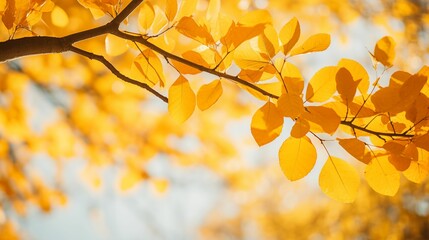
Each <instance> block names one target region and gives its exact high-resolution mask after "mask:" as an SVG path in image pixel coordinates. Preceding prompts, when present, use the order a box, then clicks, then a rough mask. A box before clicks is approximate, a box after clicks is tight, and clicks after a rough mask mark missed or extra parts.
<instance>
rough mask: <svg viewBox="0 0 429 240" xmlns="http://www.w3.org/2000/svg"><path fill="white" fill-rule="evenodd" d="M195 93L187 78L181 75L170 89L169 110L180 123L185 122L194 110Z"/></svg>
mask: <svg viewBox="0 0 429 240" xmlns="http://www.w3.org/2000/svg"><path fill="white" fill-rule="evenodd" d="M195 102H196V100H195V93H194V91H192V88H191V86H190V85H189V82H188V80H187V79H186V78H184V77H183V76H182V75H180V76H179V77H178V78H177V80H176V81H175V82H174V83H173V85H172V86H171V87H170V89H169V90H168V112H169V113H170V115H171V117H172V118H173V119H175V120H176V121H177V122H179V123H183V122H185V121H186V120H187V119H188V118H189V117H190V116H191V115H192V113H193V112H194V109H195Z"/></svg>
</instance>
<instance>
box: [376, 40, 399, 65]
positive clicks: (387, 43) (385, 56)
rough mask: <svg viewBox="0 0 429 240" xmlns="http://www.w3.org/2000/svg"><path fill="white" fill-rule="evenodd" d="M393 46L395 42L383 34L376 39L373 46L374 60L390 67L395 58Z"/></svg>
mask: <svg viewBox="0 0 429 240" xmlns="http://www.w3.org/2000/svg"><path fill="white" fill-rule="evenodd" d="M395 46H396V43H395V41H394V40H393V38H392V37H389V36H385V37H382V38H381V39H380V40H378V41H377V44H376V45H375V48H374V57H375V60H377V61H378V62H380V63H381V64H383V65H384V66H386V67H391V66H392V65H393V61H394V60H395Z"/></svg>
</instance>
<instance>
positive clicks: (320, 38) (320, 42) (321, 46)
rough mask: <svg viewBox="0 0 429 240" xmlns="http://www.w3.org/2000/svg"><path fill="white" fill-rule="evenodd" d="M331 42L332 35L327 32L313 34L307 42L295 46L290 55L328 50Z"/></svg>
mask: <svg viewBox="0 0 429 240" xmlns="http://www.w3.org/2000/svg"><path fill="white" fill-rule="evenodd" d="M330 44H331V36H330V35H329V34H326V33H318V34H315V35H313V36H310V37H309V38H308V39H307V40H305V42H304V43H303V44H302V45H301V46H299V47H296V48H294V49H293V50H292V51H291V52H290V56H295V55H298V54H305V53H310V52H320V51H324V50H326V49H327V48H328V47H329V45H330Z"/></svg>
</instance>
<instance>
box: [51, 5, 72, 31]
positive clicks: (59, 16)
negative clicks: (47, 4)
mask: <svg viewBox="0 0 429 240" xmlns="http://www.w3.org/2000/svg"><path fill="white" fill-rule="evenodd" d="M51 21H52V24H54V25H55V26H57V27H66V26H67V25H68V24H69V16H68V15H67V13H66V11H64V9H62V8H61V7H59V6H55V7H54V9H53V10H52V12H51Z"/></svg>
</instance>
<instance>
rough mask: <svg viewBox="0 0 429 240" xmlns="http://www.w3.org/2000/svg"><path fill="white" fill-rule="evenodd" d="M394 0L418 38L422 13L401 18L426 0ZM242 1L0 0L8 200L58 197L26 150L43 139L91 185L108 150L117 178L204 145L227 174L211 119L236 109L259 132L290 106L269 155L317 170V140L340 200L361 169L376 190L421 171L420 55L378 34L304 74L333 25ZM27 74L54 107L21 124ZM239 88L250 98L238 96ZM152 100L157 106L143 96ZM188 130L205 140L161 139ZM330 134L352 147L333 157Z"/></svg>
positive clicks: (229, 150)
mask: <svg viewBox="0 0 429 240" xmlns="http://www.w3.org/2000/svg"><path fill="white" fill-rule="evenodd" d="M256 2H257V1H256ZM279 2H282V4H284V5H282V4H280V3H279ZM292 2H293V1H292ZM316 2H318V3H319V4H325V5H326V6H328V7H329V8H330V9H336V11H334V12H335V13H336V14H337V16H336V17H337V18H338V19H340V20H341V21H344V22H347V21H351V20H352V18H353V16H355V15H359V14H363V13H366V14H368V15H370V16H371V17H374V15H376V13H371V11H369V10H370V8H365V9H362V6H351V7H350V5H347V6H344V8H342V4H344V3H342V2H343V1H316ZM327 2H330V3H327ZM332 2H335V4H333V3H332ZM382 2H384V1H382ZM399 2H401V4H402V5H399V3H398V4H397V5H395V6H394V7H393V8H392V9H394V10H392V12H389V13H388V14H390V15H389V16H393V17H395V18H398V19H400V20H401V21H403V22H404V23H405V26H406V29H407V31H408V32H407V34H408V35H406V36H411V37H410V38H409V39H414V40H415V41H414V42H417V41H424V39H423V38H419V37H418V36H419V32H421V31H424V30H425V29H423V26H422V25H424V24H422V25H419V22H417V23H416V21H412V19H413V18H417V19H418V20H419V21H421V22H425V21H427V20H428V13H427V12H428V11H427V8H425V6H424V1H423V2H422V3H419V4H418V3H411V2H408V1H399ZM234 4H235V7H234ZM272 4H273V6H278V8H277V11H282V8H283V7H285V6H286V7H290V8H291V9H296V8H298V6H294V5H293V4H292V3H290V2H289V1H285V2H283V1H278V2H277V1H273V3H272ZM388 4H391V3H390V1H386V3H385V4H384V5H383V6H388ZM237 5H239V4H238V1H228V2H225V1H224V2H221V1H220V0H210V1H202V0H201V1H198V0H182V1H177V0H165V1H143V0H132V1H121V0H78V1H72V0H70V1H52V0H26V1H15V0H0V16H1V22H0V39H1V42H0V62H2V63H1V64H0V79H1V81H0V90H1V93H0V96H1V98H0V106H1V110H0V159H1V162H0V166H1V167H0V171H1V173H0V181H1V184H0V191H1V193H2V194H1V196H2V198H4V201H7V202H9V203H10V205H11V206H12V208H13V209H15V211H17V212H21V213H24V212H25V209H26V205H27V204H33V203H36V205H38V206H40V208H41V209H43V210H49V209H50V208H51V205H52V204H54V203H61V202H65V201H66V200H65V199H66V196H64V194H63V193H62V192H61V191H60V188H57V187H49V186H47V185H46V184H45V183H44V181H43V180H42V179H41V178H40V176H38V175H37V174H35V173H33V172H32V171H31V169H29V167H28V165H29V162H30V159H31V156H32V155H33V154H35V153H36V152H45V153H47V154H49V156H51V157H52V158H53V159H55V160H57V162H58V168H59V169H61V162H62V161H64V160H65V159H67V158H71V157H73V156H84V157H85V158H87V159H88V166H87V168H86V170H85V177H86V178H87V179H88V180H89V182H91V183H92V184H93V185H95V186H96V185H99V184H100V178H99V176H98V174H97V171H98V170H97V168H98V167H100V166H103V165H108V164H119V165H121V166H122V167H123V169H124V172H123V176H122V178H121V180H120V187H121V189H123V190H126V189H128V188H131V187H132V186H134V185H135V184H136V183H138V182H140V181H142V180H148V181H153V182H154V184H155V185H156V186H158V188H159V189H163V188H164V187H165V186H166V184H167V183H166V182H165V180H163V179H157V178H156V177H153V176H150V174H149V173H148V172H147V171H146V168H145V166H146V164H147V162H148V161H150V159H151V158H153V157H154V156H156V155H157V154H166V155H168V156H169V157H170V158H172V159H175V160H177V161H179V162H181V163H183V164H191V163H192V162H193V161H197V160H195V159H199V160H198V161H202V162H204V163H205V164H207V165H208V166H210V167H211V168H213V169H214V171H218V172H220V173H227V172H228V171H227V170H226V167H225V166H224V165H225V164H226V162H227V161H229V160H230V159H233V158H234V156H235V154H236V151H235V149H234V147H233V143H232V140H231V139H225V137H223V136H224V135H223V132H222V131H224V129H219V126H218V125H216V123H218V122H219V121H225V122H226V121H228V118H229V119H233V118H236V117H239V116H249V117H251V124H250V126H249V129H250V131H249V132H250V134H251V135H252V136H253V139H254V142H255V143H256V144H257V145H259V146H264V145H267V144H270V143H271V142H272V141H273V140H275V139H276V138H278V137H279V136H280V134H281V133H282V132H283V131H284V130H283V127H284V125H285V124H286V122H285V121H286V120H287V121H292V122H293V126H292V128H291V131H290V133H288V134H287V135H288V136H289V137H287V138H285V139H283V140H282V141H283V144H282V145H281V147H280V149H278V160H279V168H280V169H281V170H282V172H283V174H284V175H285V177H286V178H287V179H288V180H290V181H296V180H299V179H302V178H304V177H305V176H307V174H308V173H309V172H310V171H311V170H313V167H314V165H315V162H316V158H317V155H318V152H320V151H324V152H326V153H327V154H328V158H327V159H325V163H324V165H323V168H322V169H321V171H320V173H319V186H320V189H321V191H322V192H323V193H325V194H326V195H328V196H329V197H331V198H333V199H335V200H338V201H340V202H345V203H350V202H353V201H354V200H355V198H356V196H357V194H358V192H359V188H360V185H361V182H362V179H361V177H360V175H361V174H363V176H364V177H363V178H364V180H363V181H365V182H366V183H367V184H368V185H369V186H370V187H371V188H372V189H373V190H374V191H375V192H377V193H379V194H382V195H387V196H394V195H395V194H396V193H397V191H398V189H399V186H400V178H401V176H404V177H405V178H406V179H408V180H409V181H411V182H415V183H421V182H423V181H424V180H425V179H426V177H427V175H428V171H429V134H428V129H429V121H428V108H429V84H428V83H427V82H428V77H429V67H428V66H427V65H423V64H422V65H421V66H419V67H418V69H419V70H417V71H416V72H408V71H407V70H406V69H401V68H400V67H401V66H404V65H403V61H400V60H398V58H400V56H401V55H400V54H401V51H399V49H400V48H401V46H399V45H398V44H397V43H396V42H397V41H396V40H395V36H393V35H392V36H387V35H386V36H384V37H382V38H380V39H379V40H378V41H377V42H375V43H374V44H373V46H371V49H369V50H368V58H371V59H372V61H373V66H372V69H367V68H365V67H364V65H363V64H361V63H359V62H358V61H357V60H354V59H350V58H342V59H341V60H340V61H338V62H337V63H336V64H335V65H329V66H324V67H322V68H320V69H319V70H318V71H316V72H315V74H313V75H312V77H310V78H309V79H305V78H304V77H303V75H302V74H301V72H302V71H305V66H304V64H303V65H302V66H301V65H300V61H296V60H295V59H296V58H297V57H298V58H299V57H302V58H311V57H312V56H313V55H314V54H324V53H323V52H324V51H325V50H326V49H328V48H333V49H339V46H335V45H332V44H331V36H330V32H329V31H322V32H319V31H318V29H317V28H315V29H311V31H312V32H311V34H303V33H304V31H303V29H301V24H300V19H297V18H295V17H291V18H289V19H281V21H282V22H279V18H278V17H277V15H276V14H277V13H276V11H275V10H269V9H264V8H258V7H257V6H256V5H255V6H248V7H247V8H246V9H245V10H242V9H237V7H236V6H237ZM420 8H421V9H420ZM223 9H227V10H226V11H224V10H223ZM273 9H275V8H274V7H273ZM356 9H358V10H356ZM416 9H417V10H416ZM359 10H360V11H361V12H358V11H359ZM423 10H425V11H423ZM234 12H235V13H240V14H233V13H234ZM418 14H420V15H418ZM418 16H420V17H418ZM374 18H375V17H374ZM94 19H95V20H96V21H94ZM378 20H379V21H381V20H382V19H381V20H380V19H378ZM307 32H308V31H307ZM338 51H340V50H338ZM302 55H304V56H302ZM29 86H31V87H32V88H34V89H37V91H39V92H42V93H43V94H44V95H45V96H46V97H47V98H48V99H49V101H50V103H51V104H52V106H54V107H55V109H56V114H55V118H54V120H52V121H50V122H49V123H46V124H45V125H43V126H40V127H39V128H35V127H32V126H31V124H30V121H29V119H30V118H31V114H32V113H31V111H28V109H26V107H25V101H26V100H25V99H26V97H25V96H26V94H28V90H27V88H28V87H29ZM243 94H245V96H246V99H249V98H250V99H251V101H253V102H255V103H257V104H258V105H259V107H257V108H254V105H253V104H252V103H248V102H249V101H247V100H246V101H243V100H242V98H243V97H242V95H243ZM148 106H151V107H148ZM158 106H159V108H163V107H166V109H167V110H166V112H168V113H167V114H164V113H161V114H160V113H154V112H153V111H152V110H151V108H152V109H153V107H155V108H157V107H158ZM214 108H215V109H216V110H213V109H214ZM195 119H198V121H196V120H195ZM183 126H187V127H186V128H185V127H183ZM185 135H194V136H196V137H197V138H198V140H199V141H200V142H201V144H202V146H203V148H204V150H205V151H202V152H199V153H196V152H192V153H189V152H186V151H182V150H181V149H180V148H175V147H172V146H171V145H169V144H168V142H169V139H171V136H177V137H182V136H185ZM249 136H250V135H249ZM331 142H335V143H336V144H335V145H333V144H327V143H331ZM316 146H317V147H316ZM332 146H334V147H332ZM337 148H342V149H344V150H345V151H346V152H348V153H349V155H350V157H349V158H347V159H344V158H342V157H340V156H337V155H336V151H337V150H336V149H337ZM222 159H225V161H223V160H222ZM357 166H358V167H357ZM362 166H363V168H362ZM59 171H60V170H59ZM285 181H287V180H286V179H285ZM58 182H59V184H60V182H61V180H60V177H59V179H58ZM2 201H3V199H2ZM0 206H1V207H2V208H3V207H5V206H4V205H3V204H2V205H0Z"/></svg>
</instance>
